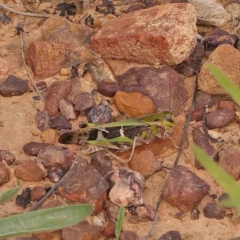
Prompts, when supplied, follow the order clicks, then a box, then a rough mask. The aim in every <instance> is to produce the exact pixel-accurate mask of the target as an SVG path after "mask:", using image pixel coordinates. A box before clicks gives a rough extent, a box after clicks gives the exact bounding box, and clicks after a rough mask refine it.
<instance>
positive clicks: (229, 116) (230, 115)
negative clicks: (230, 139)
mask: <svg viewBox="0 0 240 240" xmlns="http://www.w3.org/2000/svg"><path fill="white" fill-rule="evenodd" d="M234 118H235V112H234V111H232V110H217V111H215V112H211V113H208V114H207V116H206V125H207V127H208V128H209V129H214V128H221V127H225V126H226V125H228V124H229V123H230V122H232V121H233V120H234Z"/></svg>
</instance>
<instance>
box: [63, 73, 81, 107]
mask: <svg viewBox="0 0 240 240" xmlns="http://www.w3.org/2000/svg"><path fill="white" fill-rule="evenodd" d="M70 82H71V85H72V90H71V92H70V93H69V95H68V96H67V101H68V102H70V103H72V104H74V101H75V99H76V97H77V96H78V95H79V94H81V93H82V91H81V89H82V84H81V81H80V79H79V78H78V77H74V78H72V79H71V81H70Z"/></svg>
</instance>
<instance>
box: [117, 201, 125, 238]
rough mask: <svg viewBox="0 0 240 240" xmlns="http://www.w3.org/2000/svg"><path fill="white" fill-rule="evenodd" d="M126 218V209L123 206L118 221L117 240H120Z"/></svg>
mask: <svg viewBox="0 0 240 240" xmlns="http://www.w3.org/2000/svg"><path fill="white" fill-rule="evenodd" d="M124 217H125V207H124V206H121V207H120V210H119V213H118V221H117V223H116V231H115V233H116V240H119V237H120V234H121V231H122V228H123V221H124Z"/></svg>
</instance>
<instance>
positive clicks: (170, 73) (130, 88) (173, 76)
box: [117, 66, 188, 115]
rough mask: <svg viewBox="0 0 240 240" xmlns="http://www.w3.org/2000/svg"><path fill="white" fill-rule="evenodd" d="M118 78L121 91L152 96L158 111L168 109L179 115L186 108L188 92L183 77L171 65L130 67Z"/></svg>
mask: <svg viewBox="0 0 240 240" xmlns="http://www.w3.org/2000/svg"><path fill="white" fill-rule="evenodd" d="M117 80H118V84H119V86H120V90H121V91H125V92H131V93H132V92H139V93H142V94H143V95H146V96H148V97H149V98H151V99H152V100H153V102H154V105H155V108H156V111H157V112H161V111H165V110H166V111H172V112H173V113H174V114H176V115H178V114H180V113H181V112H183V110H184V103H185V102H186V100H187V98H188V93H187V90H186V88H185V86H184V81H183V78H182V77H181V76H180V75H179V74H178V73H177V72H176V71H175V70H173V69H172V68H171V67H169V66H164V67H162V68H154V67H142V68H137V67H134V68H130V69H129V70H128V71H127V72H125V73H124V74H122V75H120V76H118V77H117ZM142 107H143V106H142Z"/></svg>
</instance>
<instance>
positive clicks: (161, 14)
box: [91, 3, 197, 65]
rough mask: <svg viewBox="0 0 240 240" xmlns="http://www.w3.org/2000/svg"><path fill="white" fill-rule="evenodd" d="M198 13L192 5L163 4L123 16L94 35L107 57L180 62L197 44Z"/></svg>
mask: <svg viewBox="0 0 240 240" xmlns="http://www.w3.org/2000/svg"><path fill="white" fill-rule="evenodd" d="M196 20H197V17H196V13H195V9H194V7H193V6H192V5H191V4H188V3H186V4H185V3H181V4H177V3H176V4H163V5H158V6H154V7H151V8H148V9H143V10H139V11H135V12H131V13H128V14H125V15H123V16H122V17H120V18H117V19H113V20H111V21H109V22H108V23H106V24H105V25H104V27H103V28H102V29H101V30H100V31H99V32H98V33H97V34H96V35H94V36H93V37H92V39H91V40H92V42H91V47H92V48H93V50H94V51H96V52H98V53H100V54H102V56H103V57H104V58H110V59H125V60H128V61H133V62H138V63H147V64H154V65H160V64H170V65H173V64H178V63H180V62H182V61H183V60H185V59H187V58H188V57H189V55H190V53H191V52H192V50H193V49H194V47H195V45H196V33H197V32H196Z"/></svg>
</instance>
